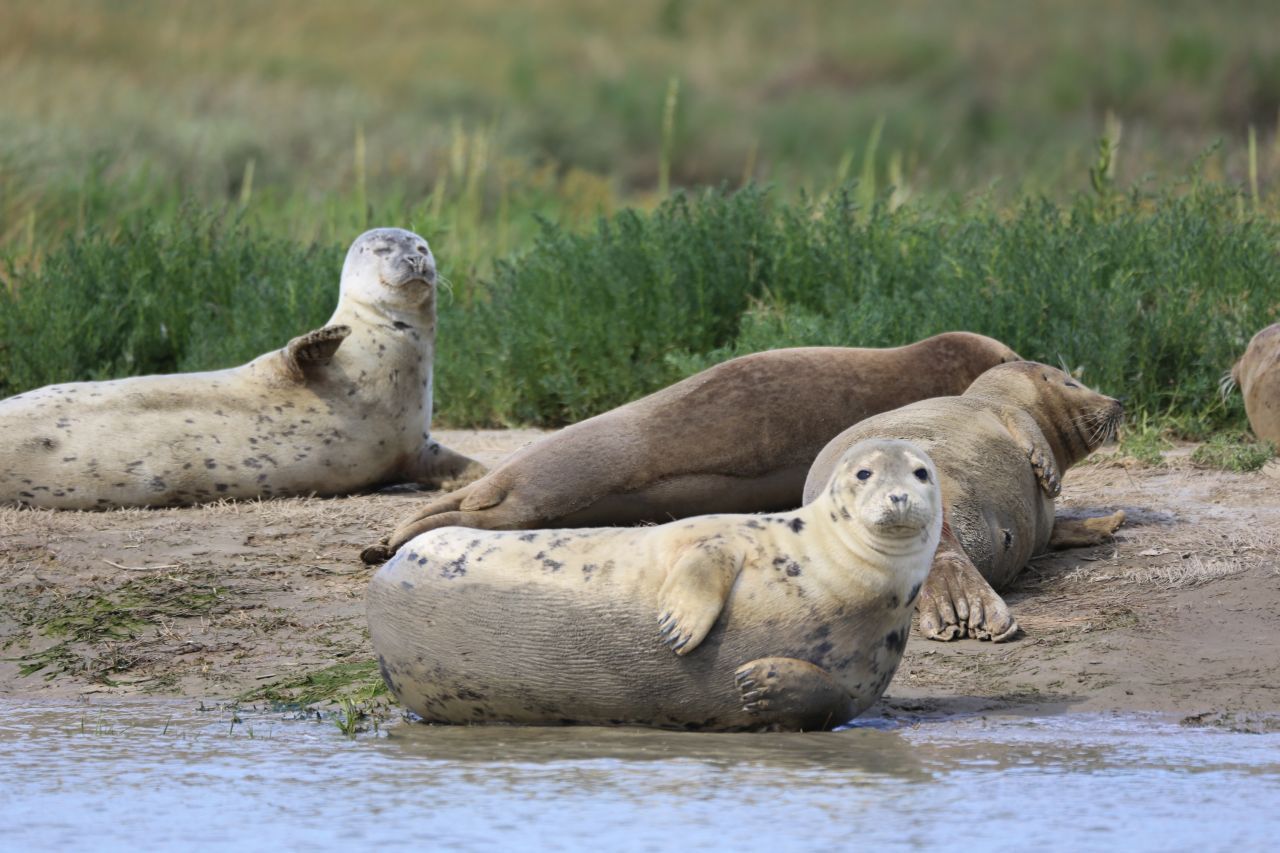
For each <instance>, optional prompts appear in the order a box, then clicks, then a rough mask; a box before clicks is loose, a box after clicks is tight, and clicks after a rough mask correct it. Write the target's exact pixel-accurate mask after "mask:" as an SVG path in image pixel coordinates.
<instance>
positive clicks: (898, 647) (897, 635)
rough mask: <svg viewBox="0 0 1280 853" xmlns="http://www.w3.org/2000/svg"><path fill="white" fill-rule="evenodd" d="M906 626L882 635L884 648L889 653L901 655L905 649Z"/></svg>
mask: <svg viewBox="0 0 1280 853" xmlns="http://www.w3.org/2000/svg"><path fill="white" fill-rule="evenodd" d="M908 630H909V629H908V626H906V625H904V626H902V627H901V628H899V629H898V630H896V631H890V632H889V633H888V634H885V635H884V647H885V648H886V649H888V650H889V651H891V652H897V653H898V654H901V653H902V650H903V649H905V648H906V647H907V631H908Z"/></svg>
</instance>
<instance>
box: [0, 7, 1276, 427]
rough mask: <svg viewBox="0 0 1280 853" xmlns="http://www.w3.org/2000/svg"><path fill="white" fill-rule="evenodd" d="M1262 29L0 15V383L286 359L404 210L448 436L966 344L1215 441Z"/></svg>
mask: <svg viewBox="0 0 1280 853" xmlns="http://www.w3.org/2000/svg"><path fill="white" fill-rule="evenodd" d="M1274 19H1275V12H1274V5H1273V4H1271V3H1267V2H1239V0H1237V2H1220V3H1215V4H1203V3H1195V2H1178V0H1132V2H1125V3H1113V2H1100V1H1099V0H1080V2H1056V0H985V2H973V3H965V4H957V3H944V2H936V0H935V2H923V1H922V0H898V2H887V0H886V1H885V2H880V0H875V2H871V1H870V0H868V2H857V3H838V2H822V0H812V2H794V3H789V4H783V5H780V4H775V3H769V2H765V0H736V2H728V0H659V2H652V3H631V4H621V3H598V2H589V0H543V2H536V3H529V4H508V3H498V2H493V0H470V2H467V3H450V4H443V3H417V4H406V3H392V2H383V0H362V2H343V3H338V2H331V0H315V2H305V3H304V2H298V0H283V2H275V3H271V4H259V3H252V2H248V0H239V2H226V3H218V4H210V3H194V2H163V3H162V2H152V0H128V1H126V2H106V0H81V1H79V2H73V0H44V2H41V3H38V4H32V3H21V2H17V0H0V21H2V22H3V25H2V26H0V75H2V76H3V79H4V81H5V84H4V85H3V86H0V262H2V263H3V267H2V268H0V279H2V282H0V312H2V313H0V334H2V335H3V337H0V394H9V393H15V392H17V391H20V390H22V389H24V388H28V387H32V386H34V385H38V384H43V383H47V382H52V381H62V380H70V379H87V378H105V377H108V376H116V375H124V374H127V373H137V372H150V371H157V370H177V369H183V370H186V369H200V368H210V367H220V366H226V365H229V364H234V363H236V362H237V361H241V360H245V359H247V358H248V357H250V356H252V355H254V354H256V353H258V352H261V351H263V350H265V349H269V348H272V347H274V346H279V345H281V344H282V343H283V342H284V341H285V340H287V339H288V338H289V337H291V336H292V335H295V334H298V333H300V332H302V331H305V330H306V329H307V328H309V327H311V326H314V325H316V324H318V323H320V322H322V321H323V320H324V319H325V317H326V316H327V314H328V312H329V311H330V310H331V308H332V305H333V302H334V300H335V299H336V282H337V273H338V264H339V262H340V258H341V253H342V251H343V250H344V248H345V246H346V245H347V244H348V243H349V242H350V241H351V240H352V239H353V238H354V237H355V235H356V234H358V233H359V232H360V231H361V230H363V229H364V228H365V227H368V226H371V225H381V224H394V225H401V226H404V227H408V228H412V229H414V230H417V231H419V232H420V233H422V234H424V235H425V236H427V237H428V238H429V239H430V240H431V243H432V246H433V248H434V249H435V251H436V254H437V256H438V257H439V259H440V262H441V267H442V269H443V271H444V272H445V274H446V275H447V276H448V277H449V278H450V279H451V281H452V284H453V290H452V292H451V294H450V295H446V296H445V297H444V298H442V309H441V310H442V325H441V332H440V361H439V363H438V367H437V370H438V374H439V377H440V379H439V383H438V386H437V394H438V397H439V402H438V406H437V411H438V413H439V414H438V419H439V420H440V421H441V422H446V423H453V424H457V425H461V424H488V425H493V424H510V423H542V424H559V423H565V422H568V421H571V420H574V419H576V418H579V417H583V416H585V415H588V414H592V413H594V412H596V411H600V410H601V409H603V408H607V407H608V406H611V405H616V404H617V403H619V402H623V401H625V400H626V399H631V398H632V397H634V396H636V395H638V394H641V393H644V392H645V391H648V390H652V389H653V388H656V387H659V386H660V385H661V384H664V383H666V382H669V381H672V380H674V379H677V378H679V377H680V376H682V375H686V374H687V373H689V372H692V371H693V370H696V369H700V368H701V367H704V366H706V365H708V364H710V363H714V361H715V360H717V359H720V358H723V357H727V356H729V355H732V354H735V353H738V352H745V351H750V350H753V349H762V348H766V347H769V346H782V345H788V344H796V343H830V344H850V345H888V344H895V343H905V342H907V341H908V340H910V339H913V338H914V337H918V336H920V335H923V334H929V333H932V332H934V331H940V330H942V329H945V328H971V329H974V330H975V331H985V332H988V333H990V334H995V335H997V336H1000V337H1002V338H1003V339H1005V340H1007V341H1008V342H1009V343H1010V344H1011V345H1013V346H1015V348H1018V349H1019V350H1020V351H1021V352H1023V353H1024V354H1025V355H1029V356H1033V357H1039V358H1044V359H1047V360H1054V361H1057V360H1058V359H1059V358H1061V359H1064V360H1066V361H1067V362H1069V363H1070V364H1071V366H1073V367H1081V366H1083V367H1085V380H1086V381H1089V382H1094V383H1100V384H1101V385H1102V386H1103V387H1104V389H1105V390H1108V391H1112V392H1114V393H1126V392H1132V394H1133V396H1134V397H1135V398H1136V399H1137V401H1138V404H1139V407H1140V409H1141V411H1142V412H1144V413H1147V414H1150V415H1151V416H1153V417H1160V418H1166V419H1170V418H1172V419H1177V423H1179V424H1181V425H1182V426H1181V429H1182V430H1183V431H1184V432H1188V433H1194V432H1197V431H1201V430H1202V429H1203V428H1206V427H1205V425H1206V424H1207V425H1227V424H1232V423H1235V424H1237V425H1238V423H1239V422H1240V413H1239V406H1238V404H1237V403H1234V402H1233V403H1231V404H1230V405H1224V404H1222V403H1220V402H1217V401H1216V400H1215V398H1213V396H1212V393H1211V385H1212V382H1211V380H1214V379H1216V378H1217V375H1218V374H1220V373H1221V372H1222V371H1223V370H1225V369H1227V368H1228V367H1229V366H1230V360H1231V358H1232V357H1233V353H1235V352H1238V350H1239V349H1240V348H1242V346H1243V343H1244V342H1245V341H1247V338H1248V334H1249V333H1251V331H1252V330H1254V329H1256V328H1260V327H1261V326H1262V325H1265V324H1266V323H1267V322H1271V321H1273V320H1274V319H1275V317H1276V314H1277V306H1280V292H1278V291H1277V284H1276V282H1277V277H1276V276H1275V272H1276V265H1277V260H1276V254H1277V245H1278V244H1277V238H1276V231H1275V223H1276V221H1277V205H1276V202H1275V195H1276V193H1275V180H1276V176H1277V174H1280V139H1278V137H1277V118H1278V117H1280V27H1276V26H1274ZM1099 140H1102V141H1101V143H1100V142H1099ZM743 188H745V190H744V191H740V190H743ZM1188 375H1191V376H1192V378H1191V379H1190V380H1187V377H1188ZM1184 380H1186V383H1185V388H1184V387H1183V386H1182V384H1181V383H1182V382H1183V381H1184Z"/></svg>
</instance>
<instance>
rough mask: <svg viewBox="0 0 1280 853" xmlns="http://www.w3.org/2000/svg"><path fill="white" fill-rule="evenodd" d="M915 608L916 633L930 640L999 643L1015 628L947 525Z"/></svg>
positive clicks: (1004, 606)
mask: <svg viewBox="0 0 1280 853" xmlns="http://www.w3.org/2000/svg"><path fill="white" fill-rule="evenodd" d="M916 611H917V613H919V615H920V633H921V634H923V635H924V636H925V637H927V638H928V639H930V640H941V641H943V642H947V641H950V640H957V639H961V638H964V637H972V638H973V639H975V640H990V641H991V642H993V643H1003V642H1005V641H1006V640H1011V639H1013V637H1014V636H1015V635H1016V634H1017V633H1018V630H1019V629H1018V623H1017V621H1016V620H1015V619H1014V618H1013V614H1012V613H1010V612H1009V606H1008V605H1007V604H1005V603H1004V599H1002V598H1001V597H1000V596H999V594H997V593H996V591H995V590H994V589H992V588H991V584H990V583H988V582H987V580H986V578H984V577H983V576H982V575H981V573H979V572H978V569H977V567H975V566H974V565H973V561H972V560H970V559H969V556H968V555H967V554H966V553H965V552H964V548H963V546H961V544H960V541H959V540H958V539H956V538H955V534H954V533H952V532H951V530H950V528H945V529H944V530H943V534H942V541H941V543H940V544H939V545H938V552H937V554H935V555H934V558H933V568H932V569H931V570H930V571H929V577H928V579H927V580H925V583H924V588H923V589H921V590H920V599H919V601H917V603H916Z"/></svg>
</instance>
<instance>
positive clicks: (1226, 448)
mask: <svg viewBox="0 0 1280 853" xmlns="http://www.w3.org/2000/svg"><path fill="white" fill-rule="evenodd" d="M1275 455H1276V446H1275V445H1274V444H1272V443H1271V442H1269V441H1258V440H1256V439H1254V438H1253V437H1252V436H1249V435H1246V434H1244V433H1232V432H1223V433H1219V434H1217V435H1215V436H1213V437H1211V438H1210V439H1209V440H1208V441H1206V442H1205V443H1204V444H1202V445H1200V446H1199V447H1197V448H1196V449H1195V451H1194V452H1193V453H1192V454H1191V461H1192V462H1194V463H1195V464H1197V465H1203V466H1205V467H1206V468H1220V469H1222V470H1223V471H1236V472H1240V473H1248V472H1250V471H1257V470H1258V469H1260V468H1261V467H1262V466H1263V465H1265V464H1267V462H1269V461H1271V459H1272V458H1274V457H1275Z"/></svg>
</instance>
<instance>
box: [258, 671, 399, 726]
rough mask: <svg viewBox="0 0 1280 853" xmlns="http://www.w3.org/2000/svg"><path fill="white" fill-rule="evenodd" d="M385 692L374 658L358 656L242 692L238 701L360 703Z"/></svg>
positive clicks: (299, 704)
mask: <svg viewBox="0 0 1280 853" xmlns="http://www.w3.org/2000/svg"><path fill="white" fill-rule="evenodd" d="M386 695H387V686H386V684H385V683H384V682H383V680H382V676H381V675H380V674H379V673H378V664H377V662H376V661H371V660H368V661H366V660H358V661H344V662H342V663H336V664H333V665H332V666H329V667H325V668H324V669H319V670H314V671H312V672H307V673H303V674H302V675H298V676H295V677H292V678H286V679H281V680H279V681H274V682H272V683H270V684H267V685H264V686H262V687H258V688H255V689H253V690H251V691H249V692H247V693H244V694H243V695H241V696H240V697H238V701H241V702H254V701H262V700H265V701H267V702H271V703H273V704H277V705H282V706H290V707H305V706H308V705H315V704H321V703H323V704H328V703H331V702H339V703H341V702H342V701H344V700H345V701H347V702H350V703H354V705H355V706H357V707H362V706H363V705H367V704H368V703H370V702H372V701H373V700H375V699H377V698H378V697H381V696H386ZM347 716H350V713H348V715H347Z"/></svg>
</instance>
